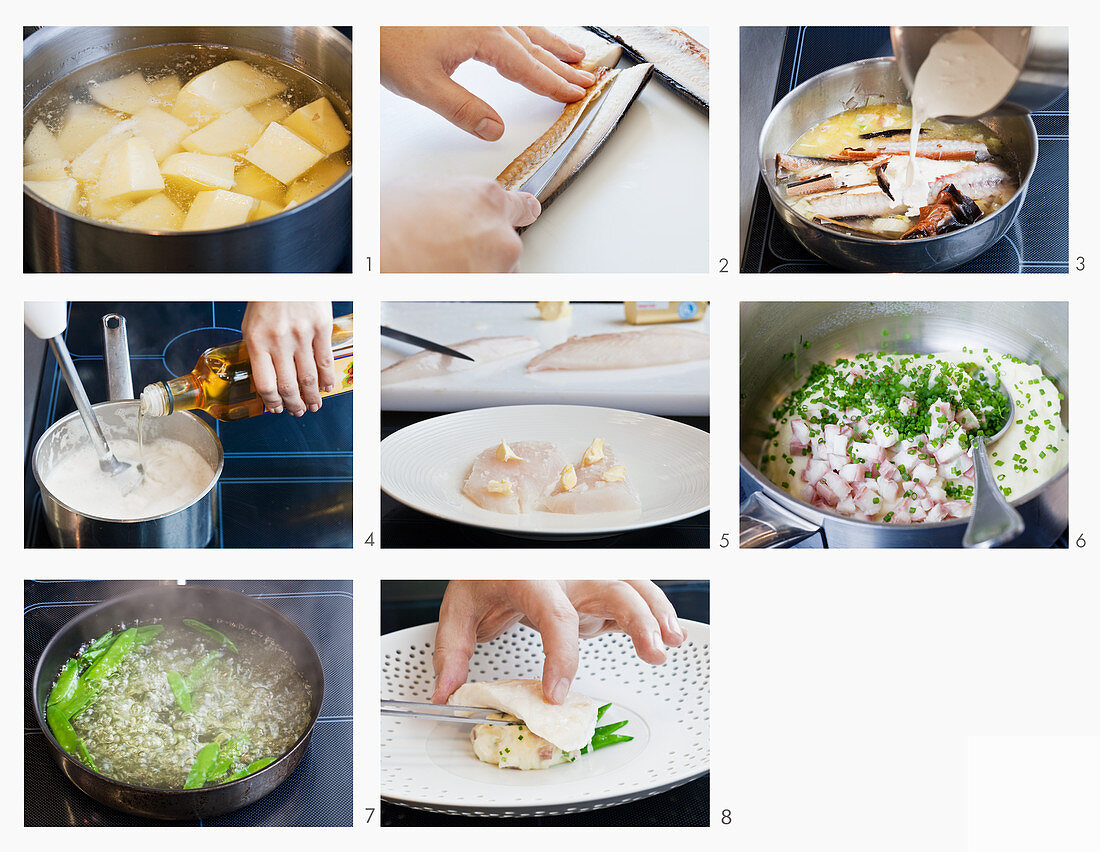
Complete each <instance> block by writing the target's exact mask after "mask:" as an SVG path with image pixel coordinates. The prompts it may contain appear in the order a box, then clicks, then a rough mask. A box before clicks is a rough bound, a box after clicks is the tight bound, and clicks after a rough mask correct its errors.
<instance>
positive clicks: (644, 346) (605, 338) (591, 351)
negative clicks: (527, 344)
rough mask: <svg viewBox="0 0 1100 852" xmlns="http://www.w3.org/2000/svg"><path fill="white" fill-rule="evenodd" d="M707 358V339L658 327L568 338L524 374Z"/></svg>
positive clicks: (688, 332)
mask: <svg viewBox="0 0 1100 852" xmlns="http://www.w3.org/2000/svg"><path fill="white" fill-rule="evenodd" d="M708 358H710V336H709V335H707V334H704V333H702V332H699V331H691V330H689V329H685V328H670V327H666V326H660V327H658V328H647V329H644V330H642V331H618V332H612V333H610V334H593V335H589V336H588V337H570V338H569V339H568V340H567V341H565V343H559V344H558V345H557V346H555V347H554V348H553V349H548V350H546V351H545V352H543V353H541V354H539V355H536V356H535V357H534V358H532V359H531V361H530V363H528V364H527V372H528V373H537V372H540V371H542V370H627V369H635V368H638V367H657V366H660V365H662V364H681V363H684V362H686V361H700V360H705V359H708Z"/></svg>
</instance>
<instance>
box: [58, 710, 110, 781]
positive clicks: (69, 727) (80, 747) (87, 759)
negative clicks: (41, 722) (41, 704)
mask: <svg viewBox="0 0 1100 852" xmlns="http://www.w3.org/2000/svg"><path fill="white" fill-rule="evenodd" d="M46 723H47V724H48V725H49V726H50V731H52V732H53V735H54V739H56V740H57V744H58V745H59V746H61V747H62V748H63V749H65V751H67V752H68V753H69V754H71V755H73V756H75V757H79V758H80V760H81V761H82V762H83V763H84V765H85V766H87V767H88V768H89V769H95V768H96V765H95V761H94V760H92V755H91V754H90V753H89V752H88V747H87V746H86V745H85V744H84V740H82V739H81V738H80V735H79V734H77V732H76V729H75V728H73V724H72V722H70V721H69V717H68V716H67V715H65V711H64V710H63V709H61V708H60V707H58V706H57V705H54V706H53V707H50V708H49V709H47V710H46ZM96 771H98V770H96Z"/></svg>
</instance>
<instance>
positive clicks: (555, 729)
mask: <svg viewBox="0 0 1100 852" xmlns="http://www.w3.org/2000/svg"><path fill="white" fill-rule="evenodd" d="M447 703H448V704H458V705H461V706H465V707H486V708H489V709H491V710H500V711H501V712H503V713H509V714H511V715H512V716H515V717H516V718H517V719H521V720H522V721H523V723H524V724H525V725H527V727H528V728H530V729H531V730H532V731H534V732H535V733H536V734H538V735H539V736H540V737H542V738H543V739H545V740H547V741H549V742H552V743H553V744H554V745H556V746H557V747H558V748H560V749H561V750H562V751H575V750H576V749H579V748H584V747H585V746H586V745H588V744H589V743H590V742H592V734H593V733H594V732H595V730H596V712H597V710H598V709H599V705H598V704H596V702H595V701H593V700H592V699H591V698H589V697H588V696H587V695H581V694H580V693H578V692H570V693H569V696H568V697H567V698H566V699H565V702H564V703H563V704H551V703H550V702H549V701H547V700H546V699H545V698H544V697H543V694H542V681H539V680H535V679H534V678H513V679H512V680H497V681H489V682H485V683H464V684H463V685H462V686H460V687H459V688H458V689H456V690H455V692H454V694H453V695H452V696H451V697H450V698H448V699H447Z"/></svg>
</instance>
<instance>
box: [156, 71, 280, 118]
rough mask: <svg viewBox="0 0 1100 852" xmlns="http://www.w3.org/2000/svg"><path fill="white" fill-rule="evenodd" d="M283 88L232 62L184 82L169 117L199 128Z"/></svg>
mask: <svg viewBox="0 0 1100 852" xmlns="http://www.w3.org/2000/svg"><path fill="white" fill-rule="evenodd" d="M285 89H286V84H285V83H283V82H282V81H280V80H277V79H275V78H274V77H272V76H271V75H270V74H265V73H264V72H263V71H260V70H259V69H258V68H253V67H252V66H251V65H249V64H248V63H247V62H242V61H240V60H239V59H234V60H231V61H229V62H223V63H222V64H221V65H216V66H215V67H213V68H211V69H210V70H209V71H203V72H202V73H201V74H198V75H197V76H195V77H192V78H191V79H190V80H188V81H187V84H186V85H185V86H184V87H183V88H182V89H180V93H179V95H178V96H177V98H176V103H175V105H174V106H173V108H172V114H173V115H174V116H175V117H176V118H178V119H181V120H182V121H186V122H187V123H188V124H189V125H191V126H192V127H199V126H201V125H203V124H209V123H210V122H211V121H213V120H214V119H215V118H217V117H218V116H219V115H222V114H224V113H227V112H229V111H230V110H233V109H236V108H237V107H247V106H252V104H256V103H259V102H260V101H262V100H265V99H266V98H270V97H271V96H273V95H277V94H279V93H280V92H282V91H284V90H285Z"/></svg>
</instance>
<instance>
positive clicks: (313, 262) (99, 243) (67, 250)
mask: <svg viewBox="0 0 1100 852" xmlns="http://www.w3.org/2000/svg"><path fill="white" fill-rule="evenodd" d="M160 44H216V45H226V46H228V47H235V48H242V49H245V50H252V51H258V52H260V53H263V54H266V55H268V56H272V57H274V58H276V59H279V60H281V61H283V62H286V63H287V64H289V65H292V66H294V67H296V68H298V69H300V70H301V71H303V72H304V73H306V74H308V75H309V76H311V77H313V78H315V79H317V80H320V81H321V82H322V83H324V84H326V85H327V86H328V87H329V88H330V89H332V90H333V91H334V92H336V93H337V94H338V95H339V96H340V97H341V98H343V99H344V101H345V102H346V103H347V104H348V106H349V108H350V106H351V89H352V84H351V81H352V71H351V42H350V41H349V40H348V39H347V38H346V37H345V36H343V35H342V34H341V33H339V32H338V31H337V30H335V29H333V28H332V27H43V28H42V29H40V30H38V31H37V32H35V33H33V34H31V35H30V36H29V37H28V38H27V39H26V40H24V42H23V105H24V106H26V105H27V104H28V103H29V102H30V101H31V100H33V99H34V98H35V97H36V96H37V95H38V94H39V93H40V92H41V91H42V90H43V89H45V88H46V87H47V86H48V85H49V84H50V83H52V82H53V81H54V80H57V79H59V78H60V77H63V76H65V75H67V74H69V73H71V72H73V71H75V70H77V69H78V68H82V67H84V66H85V65H88V64H90V63H92V62H96V61H99V60H101V59H104V58H106V57H109V56H113V55H116V54H118V53H120V52H122V51H125V50H132V49H134V48H139V47H149V46H153V45H160ZM337 108H339V106H338V107H337ZM345 118H346V119H347V120H348V122H349V126H350V121H351V116H350V115H347V116H345ZM350 249H351V170H350V169H349V170H348V172H347V174H345V175H344V176H343V177H342V178H341V179H340V180H339V181H337V182H336V183H335V184H334V185H333V186H331V187H329V188H328V189H327V190H325V191H324V192H322V193H321V194H320V195H317V196H316V197H314V198H312V199H310V200H309V201H307V202H305V203H304V204H302V205H301V206H299V207H295V208H294V209H292V210H289V211H287V212H285V213H280V214H278V215H276V216H270V217H268V218H265V219H258V220H257V221H255V222H249V223H246V224H244V225H238V226H236V227H233V228H220V229H217V230H212V231H198V232H182V231H175V232H167V233H159V234H147V233H142V232H140V231H133V230H129V229H126V228H120V227H116V226H114V225H109V224H106V223H103V222H93V221H92V220H90V219H85V218H83V217H80V216H74V215H72V214H70V213H67V212H66V211H64V210H61V209H60V208H58V207H55V206H54V205H52V204H50V203H48V202H46V201H43V200H42V199H41V198H38V197H37V196H35V195H34V194H33V193H30V192H27V191H26V190H25V189H24V191H23V257H24V260H25V262H26V263H28V264H29V265H30V266H31V268H32V269H33V270H34V271H35V272H331V271H332V270H333V269H334V268H336V267H337V266H338V265H339V264H340V263H341V261H342V260H343V259H344V258H345V257H346V255H347V253H348V252H349V251H350Z"/></svg>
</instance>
